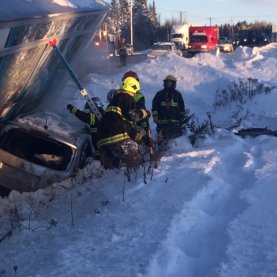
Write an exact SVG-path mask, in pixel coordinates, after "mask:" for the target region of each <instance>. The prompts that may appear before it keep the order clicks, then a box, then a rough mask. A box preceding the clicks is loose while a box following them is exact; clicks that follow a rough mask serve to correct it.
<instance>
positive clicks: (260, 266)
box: [0, 43, 277, 277]
mask: <svg viewBox="0 0 277 277" xmlns="http://www.w3.org/2000/svg"><path fill="white" fill-rule="evenodd" d="M86 59H90V56H89V55H86ZM101 62H102V64H103V66H105V67H104V68H105V69H107V67H108V66H109V65H110V62H109V60H108V59H105V58H104V57H103V59H102V60H101V61H100V60H99V64H100V63H101ZM127 70H133V71H136V72H137V73H138V75H139V79H140V84H141V88H142V92H143V93H144V95H145V98H146V105H147V108H148V109H149V110H151V101H152V99H153V97H154V95H155V93H156V92H157V91H158V90H160V89H161V88H162V83H163V81H162V80H163V79H164V78H165V76H166V75H168V74H172V75H174V76H175V77H176V78H177V89H178V90H179V91H180V92H181V94H182V96H183V98H184V100H185V106H186V109H187V111H189V113H190V114H192V113H193V114H194V115H195V118H196V119H197V121H198V122H199V123H201V122H204V121H205V120H207V113H210V114H211V116H212V117H211V119H212V122H213V125H214V126H215V129H214V131H213V132H210V133H209V134H207V135H206V136H205V137H203V138H201V139H199V140H197V143H196V145H194V146H192V144H191V143H190V140H189V135H190V131H189V130H187V134H184V135H182V136H181V137H179V138H176V139H174V140H171V141H170V142H169V148H168V150H167V152H166V153H165V154H164V155H163V157H162V158H161V160H160V162H159V165H158V167H157V168H156V169H153V172H152V174H146V175H145V174H144V173H145V172H144V170H143V168H141V169H140V170H139V171H138V172H136V173H134V172H133V173H132V174H131V181H130V182H128V181H127V180H126V177H125V175H124V170H107V171H105V170H103V169H102V167H101V166H100V164H99V163H98V162H97V161H91V163H90V164H89V165H87V167H85V168H84V169H83V170H80V171H79V172H78V174H77V175H76V176H75V177H74V178H70V179H66V180H64V181H62V182H61V183H56V184H53V185H52V186H50V187H48V188H46V189H41V190H38V191H36V192H29V193H21V194H19V193H17V192H16V191H12V192H11V193H10V195H9V196H8V197H5V198H0V239H1V240H0V253H1V256H0V276H1V277H10V276H18V277H19V276H24V277H27V276H28V277H44V276H45V277H48V276H60V277H63V276H64V277H79V276H93V277H118V276H120V277H193V276H195V277H233V276H236V277H275V276H276V272H277V264H276V260H277V237H276V233H277V220H276V218H277V212H276V197H277V186H276V184H277V175H276V167H277V159H276V156H277V150H276V149H277V140H276V137H270V136H258V137H256V138H253V137H246V138H244V139H243V138H241V137H239V136H236V135H235V134H234V132H235V131H237V130H238V129H240V128H249V127H268V128H270V129H272V130H276V129H277V113H276V101H277V90H276V89H274V90H273V91H272V93H271V94H267V95H265V94H261V95H258V96H256V97H253V98H252V99H251V100H250V99H249V98H247V99H246V101H245V102H244V103H243V104H240V103H238V102H233V103H232V102H228V103H227V104H228V105H226V106H224V107H222V108H219V109H215V108H214V103H215V95H216V91H217V90H218V89H219V90H222V89H228V88H230V87H232V84H233V81H235V82H237V81H238V80H239V78H241V79H242V80H247V78H249V77H251V78H254V79H255V78H257V79H258V81H259V82H260V83H263V84H265V85H266V86H272V87H273V86H275V87H277V44H276V43H271V44H269V45H267V46H264V47H261V48H253V49H252V48H247V47H239V48H238V49H237V50H236V51H235V52H234V53H229V54H224V53H216V52H211V53H206V54H199V55H196V56H195V57H193V58H190V59H187V58H183V57H179V56H175V55H168V56H162V57H159V58H157V59H146V60H145V61H143V62H140V63H138V64H135V65H128V60H127V66H126V67H123V68H120V67H112V66H111V68H110V70H106V71H105V70H104V71H103V70H102V71H101V73H100V72H96V71H94V70H91V71H88V72H87V74H86V75H85V76H84V78H82V81H83V84H84V86H85V87H86V89H87V90H88V92H89V93H90V91H93V92H94V93H95V94H96V95H97V96H98V97H100V98H101V99H102V101H103V102H104V103H106V104H107V102H105V100H106V95H107V92H108V91H109V90H110V89H112V88H118V84H120V81H121V78H122V75H123V74H124V72H126V71H127ZM72 87H74V84H73V83H72V81H70V80H69V81H68V83H66V84H65V88H64V90H62V91H60V95H59V97H57V95H56V99H55V100H56V102H55V105H58V106H59V111H60V116H63V117H64V120H67V121H71V120H73V118H74V116H73V115H72V114H70V113H69V112H68V111H67V110H66V105H67V104H68V103H69V101H70V102H71V103H72V104H74V105H75V106H76V107H79V108H82V107H84V99H83V98H82V96H81V94H80V92H79V91H78V89H77V88H76V91H75V93H73V95H71V94H70V95H69V94H68V89H71V90H72ZM62 107H64V109H63V108H62ZM236 114H237V119H238V118H242V121H241V123H240V126H239V128H238V127H237V128H231V129H230V128H229V127H230V126H233V125H234V121H235V119H236V117H234V115H236ZM75 120H76V119H75ZM150 127H151V131H152V135H153V138H155V137H156V133H155V125H154V123H153V121H152V120H150ZM53 128H54V129H55V130H56V132H59V131H60V130H59V128H58V126H56V127H55V126H53ZM147 166H148V164H146V167H147ZM12 215H17V216H16V217H12Z"/></svg>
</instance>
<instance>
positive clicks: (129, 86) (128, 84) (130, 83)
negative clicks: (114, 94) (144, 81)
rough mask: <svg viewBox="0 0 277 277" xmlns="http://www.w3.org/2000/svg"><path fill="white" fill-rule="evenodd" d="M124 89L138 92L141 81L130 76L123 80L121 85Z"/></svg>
mask: <svg viewBox="0 0 277 277" xmlns="http://www.w3.org/2000/svg"><path fill="white" fill-rule="evenodd" d="M120 88H121V89H122V90H126V91H129V92H132V93H136V92H137V91H139V90H140V84H139V82H138V81H137V80H136V79H135V78H133V77H128V78H126V79H124V80H123V82H122V84H121V87H120Z"/></svg>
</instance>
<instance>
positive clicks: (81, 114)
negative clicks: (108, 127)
mask: <svg viewBox="0 0 277 277" xmlns="http://www.w3.org/2000/svg"><path fill="white" fill-rule="evenodd" d="M91 100H92V101H93V102H94V103H95V105H96V106H97V108H98V110H99V111H100V113H101V114H102V115H103V114H104V112H105V111H104V108H103V107H104V105H103V104H102V102H101V100H100V99H99V98H98V97H92V98H91ZM67 109H68V110H69V112H71V113H72V114H74V115H75V116H76V117H77V118H78V119H80V120H81V121H83V122H85V123H87V124H89V127H90V133H91V141H92V145H93V147H94V150H95V159H96V160H100V154H99V150H98V146H97V138H98V135H97V133H98V125H99V120H98V119H97V117H96V116H95V114H94V113H93V112H91V111H90V108H89V105H88V104H87V103H86V105H85V109H84V111H81V110H79V109H77V108H76V107H74V106H73V105H71V104H68V105H67Z"/></svg>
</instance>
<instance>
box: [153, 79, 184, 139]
mask: <svg viewBox="0 0 277 277" xmlns="http://www.w3.org/2000/svg"><path fill="white" fill-rule="evenodd" d="M176 83H177V79H176V78H175V77H174V76H172V75H168V76H166V77H165V79H164V88H163V89H162V90H160V91H158V92H157V93H156V95H155V97H154V98H153V101H152V115H153V121H154V123H155V124H156V125H157V129H156V130H157V135H158V140H163V139H170V138H174V137H178V136H180V135H181V134H182V123H183V122H184V118H185V105H184V100H183V97H182V94H181V93H180V92H179V91H178V90H176Z"/></svg>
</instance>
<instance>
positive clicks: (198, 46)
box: [188, 26, 219, 54]
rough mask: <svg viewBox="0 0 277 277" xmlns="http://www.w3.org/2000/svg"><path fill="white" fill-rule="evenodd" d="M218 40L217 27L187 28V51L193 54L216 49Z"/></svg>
mask: <svg viewBox="0 0 277 277" xmlns="http://www.w3.org/2000/svg"><path fill="white" fill-rule="evenodd" d="M218 38H219V28H218V27H217V26H209V27H207V26H191V27H190V28H189V45H188V51H189V52H190V53H192V54H195V53H200V52H208V51H211V50H213V49H216V48H217V46H218Z"/></svg>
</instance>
